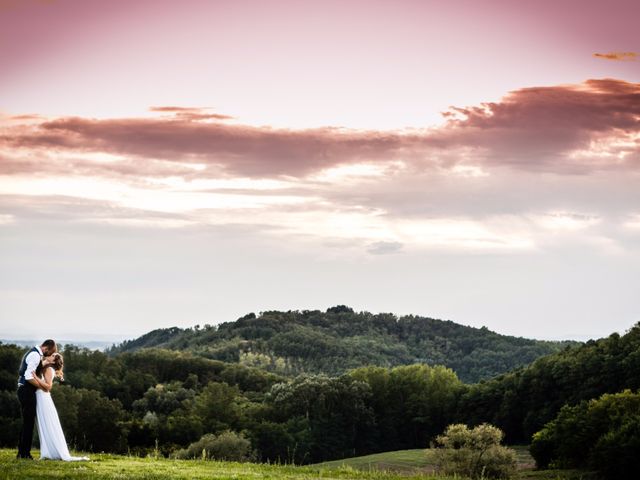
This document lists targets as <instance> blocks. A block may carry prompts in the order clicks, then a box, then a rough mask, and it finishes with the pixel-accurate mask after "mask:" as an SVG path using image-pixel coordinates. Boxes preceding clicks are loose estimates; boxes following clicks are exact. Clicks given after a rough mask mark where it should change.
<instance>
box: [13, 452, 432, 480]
mask: <svg viewBox="0 0 640 480" xmlns="http://www.w3.org/2000/svg"><path fill="white" fill-rule="evenodd" d="M32 453H33V454H34V457H36V458H37V452H32ZM15 454H16V452H15V450H6V449H3V450H0V479H2V480H5V479H6V480H9V479H10V480H21V479H30V480H31V479H85V478H86V479H89V478H90V479H95V480H106V479H110V480H111V479H118V480H120V479H122V480H125V479H134V480H138V479H139V480H142V479H144V480H158V479H175V480H191V479H194V480H195V479H238V480H241V479H258V478H260V479H285V480H302V479H305V480H307V479H319V478H323V479H372V480H400V479H402V480H412V479H414V480H418V479H420V480H429V479H430V478H431V479H434V478H436V477H433V476H426V477H425V476H424V475H420V474H418V473H414V474H413V475H406V474H400V473H390V472H380V471H372V472H366V471H362V470H358V469H355V468H353V467H351V466H343V467H338V468H335V467H334V468H328V467H318V466H307V467H296V466H287V465H266V464H255V463H234V462H216V461H202V460H168V459H163V458H160V459H154V458H137V457H126V456H118V455H95V454H90V455H89V456H90V457H91V460H90V461H89V462H60V461H52V460H42V461H39V460H36V461H32V460H16V459H15ZM437 478H438V480H444V479H443V477H437Z"/></svg>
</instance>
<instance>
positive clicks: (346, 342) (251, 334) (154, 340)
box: [110, 305, 576, 382]
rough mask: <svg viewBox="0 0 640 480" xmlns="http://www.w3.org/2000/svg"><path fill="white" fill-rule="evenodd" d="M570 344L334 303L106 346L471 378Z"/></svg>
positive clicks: (328, 370) (322, 368) (275, 365)
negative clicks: (424, 368) (435, 368)
mask: <svg viewBox="0 0 640 480" xmlns="http://www.w3.org/2000/svg"><path fill="white" fill-rule="evenodd" d="M575 344H576V343H575V342H547V341H539V340H530V339H524V338H518V337H509V336H505V335H499V334H497V333H495V332H492V331H490V330H488V329H487V328H484V327H483V328H472V327H466V326H463V325H459V324H456V323H454V322H451V321H442V320H436V319H432V318H425V317H419V316H413V315H408V316H403V317H399V318H398V317H396V316H395V315H393V314H389V313H382V314H377V315H374V314H372V313H369V312H359V313H355V312H354V311H353V310H352V309H351V308H349V307H347V306H344V305H340V306H336V307H332V308H329V309H328V310H327V311H326V312H321V311H319V310H303V311H297V310H295V311H288V312H280V311H268V312H262V313H261V314H260V315H259V316H256V315H255V314H253V313H250V314H248V315H245V316H244V317H242V318H240V319H238V320H236V321H234V322H227V323H222V324H220V325H218V326H212V325H205V326H204V327H202V328H201V327H200V326H196V327H194V328H187V329H181V328H177V327H173V328H167V329H159V330H154V331H152V332H149V333H147V334H146V335H143V336H142V337H140V338H138V339H135V340H130V341H126V342H124V343H122V344H121V345H118V346H116V347H113V348H112V349H111V351H110V353H111V354H113V355H115V354H118V353H122V352H130V351H135V350H137V349H140V348H149V347H156V348H157V347H160V348H167V349H172V350H180V351H189V352H192V353H194V354H196V355H200V356H203V357H206V358H211V359H216V360H222V361H225V362H237V363H241V364H243V365H249V366H256V367H260V368H263V369H265V370H268V371H272V372H275V373H278V374H282V375H287V376H295V375H298V374H301V373H325V374H327V375H340V374H342V373H345V372H346V371H348V370H350V369H353V368H358V367H361V366H366V365H378V366H383V367H393V366H398V365H411V364H415V363H426V364H429V365H444V366H447V367H449V368H451V369H453V370H454V371H455V372H456V374H457V375H458V377H459V378H460V379H461V380H462V381H464V382H477V381H479V380H482V379H489V378H492V377H494V376H496V375H498V374H500V373H504V372H507V371H510V370H512V369H514V368H517V367H518V366H524V365H527V364H529V363H531V362H532V361H534V360H535V359H537V358H539V357H541V356H543V355H547V354H549V353H553V352H557V351H560V350H562V349H563V348H565V347H566V346H567V345H575Z"/></svg>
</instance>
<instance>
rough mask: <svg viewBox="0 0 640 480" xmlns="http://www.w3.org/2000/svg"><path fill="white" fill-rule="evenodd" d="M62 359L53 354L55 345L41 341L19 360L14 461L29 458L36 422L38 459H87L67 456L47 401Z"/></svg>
mask: <svg viewBox="0 0 640 480" xmlns="http://www.w3.org/2000/svg"><path fill="white" fill-rule="evenodd" d="M62 367H63V359H62V355H60V354H59V353H58V352H57V347H56V342H54V341H53V340H45V341H44V342H42V345H40V346H39V347H33V348H32V349H31V350H29V351H28V352H27V353H25V354H24V357H22V362H21V364H20V370H19V372H18V373H19V375H20V377H19V378H18V400H19V401H20V409H21V411H22V431H21V432H20V443H19V445H18V455H17V458H25V459H33V457H32V456H31V440H32V439H33V426H34V424H35V420H36V418H37V419H38V436H39V437H40V458H41V459H42V458H51V459H55V460H66V461H73V460H89V458H88V457H72V456H71V455H69V448H68V447H67V441H66V440H65V438H64V433H63V432H62V426H61V425H60V419H59V418H58V411H57V410H56V406H55V405H54V404H53V400H52V399H51V388H52V387H53V379H54V377H58V378H59V379H60V380H63V375H62Z"/></svg>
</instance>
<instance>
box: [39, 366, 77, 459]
mask: <svg viewBox="0 0 640 480" xmlns="http://www.w3.org/2000/svg"><path fill="white" fill-rule="evenodd" d="M49 368H51V367H49ZM51 370H53V368H51ZM36 416H37V419H38V437H40V459H41V460H42V459H43V458H50V459H53V460H64V461H67V462H73V461H79V460H89V457H72V456H71V455H70V454H69V448H68V447H67V441H66V440H65V438H64V433H63V432H62V426H61V425H60V419H59V418H58V411H57V410H56V406H55V404H54V403H53V399H52V398H51V393H49V392H45V391H44V390H42V389H38V390H36Z"/></svg>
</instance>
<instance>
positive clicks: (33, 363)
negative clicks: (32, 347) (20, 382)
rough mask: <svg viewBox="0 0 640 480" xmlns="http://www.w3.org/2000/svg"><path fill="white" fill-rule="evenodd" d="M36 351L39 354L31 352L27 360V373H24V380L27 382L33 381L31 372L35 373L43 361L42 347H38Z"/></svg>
mask: <svg viewBox="0 0 640 480" xmlns="http://www.w3.org/2000/svg"><path fill="white" fill-rule="evenodd" d="M36 349H37V350H38V351H37V352H31V353H30V354H29V355H27V358H26V362H27V371H26V372H24V379H25V380H26V381H29V380H33V373H31V372H35V370H36V368H38V365H40V360H41V359H42V355H43V354H42V350H40V347H38V346H37V345H36Z"/></svg>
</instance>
